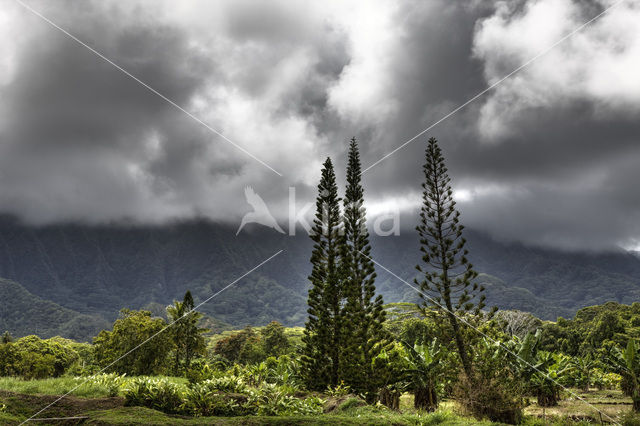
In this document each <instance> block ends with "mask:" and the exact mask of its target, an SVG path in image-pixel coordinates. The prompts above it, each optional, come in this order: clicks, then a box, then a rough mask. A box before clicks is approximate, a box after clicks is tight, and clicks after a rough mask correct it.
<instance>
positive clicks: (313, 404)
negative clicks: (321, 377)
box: [247, 384, 324, 416]
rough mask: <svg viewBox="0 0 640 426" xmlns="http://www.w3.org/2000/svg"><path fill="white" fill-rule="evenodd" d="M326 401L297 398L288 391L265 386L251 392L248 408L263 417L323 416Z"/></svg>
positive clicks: (314, 398) (278, 387)
mask: <svg viewBox="0 0 640 426" xmlns="http://www.w3.org/2000/svg"><path fill="white" fill-rule="evenodd" d="M323 406H324V401H323V400H322V399H320V398H318V397H313V396H312V397H308V398H305V399H299V398H295V397H294V396H292V395H290V394H288V392H287V389H283V388H282V387H280V386H276V385H269V384H265V385H263V386H261V387H260V388H258V389H255V390H250V391H249V398H248V401H247V408H249V409H253V410H255V412H256V413H257V414H258V415H262V416H292V415H314V414H322V408H323Z"/></svg>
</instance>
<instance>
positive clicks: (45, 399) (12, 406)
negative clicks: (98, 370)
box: [0, 390, 124, 424]
mask: <svg viewBox="0 0 640 426" xmlns="http://www.w3.org/2000/svg"><path fill="white" fill-rule="evenodd" d="M58 398H60V395H27V394H22V393H16V392H10V391H4V390H0V401H4V403H5V404H7V411H8V412H10V413H12V414H15V415H20V416H24V417H25V418H28V417H31V416H32V415H34V414H35V413H36V412H38V411H39V410H42V409H43V408H44V407H46V406H47V405H49V404H53V405H52V406H51V407H49V408H47V409H46V410H44V411H43V412H42V413H40V414H38V415H37V416H36V417H37V418H52V417H76V416H82V415H84V414H85V413H87V412H89V411H93V410H109V409H112V408H116V407H122V406H124V398H122V397H103V398H78V397H76V396H72V395H69V396H65V397H64V398H62V399H60V400H59V401H57V402H56V400H57V399H58ZM77 423H78V420H69V421H62V420H60V421H52V422H38V423H37V424H77Z"/></svg>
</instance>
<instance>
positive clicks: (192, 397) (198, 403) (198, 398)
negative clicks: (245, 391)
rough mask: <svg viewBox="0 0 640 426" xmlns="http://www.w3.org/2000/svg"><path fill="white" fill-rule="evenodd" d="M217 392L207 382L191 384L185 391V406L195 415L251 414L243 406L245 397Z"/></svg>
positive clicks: (228, 415) (229, 415)
mask: <svg viewBox="0 0 640 426" xmlns="http://www.w3.org/2000/svg"><path fill="white" fill-rule="evenodd" d="M239 396H241V395H224V394H217V393H215V391H214V390H213V389H212V388H211V387H210V386H209V385H208V384H207V383H199V384H195V385H192V386H191V387H190V388H189V389H188V390H187V392H186V393H185V408H186V409H187V410H188V411H190V412H191V414H193V415H196V416H227V417H231V416H243V415H248V414H253V413H252V412H251V411H250V410H249V409H248V408H247V407H245V404H244V403H245V402H246V397H243V398H239Z"/></svg>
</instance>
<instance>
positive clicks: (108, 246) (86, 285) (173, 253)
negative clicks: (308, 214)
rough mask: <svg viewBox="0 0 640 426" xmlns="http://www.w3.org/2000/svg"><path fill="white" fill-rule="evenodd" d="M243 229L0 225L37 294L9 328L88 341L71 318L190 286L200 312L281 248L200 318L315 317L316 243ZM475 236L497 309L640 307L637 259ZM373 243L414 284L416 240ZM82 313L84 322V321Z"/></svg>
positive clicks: (478, 262) (397, 296)
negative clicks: (311, 296) (311, 293)
mask: <svg viewBox="0 0 640 426" xmlns="http://www.w3.org/2000/svg"><path fill="white" fill-rule="evenodd" d="M235 231H236V228H235V226H226V225H220V224H214V223H211V222H207V221H192V222H187V223H176V224H172V225H164V226H108V225H102V226H96V225H91V226H90V225H77V224H61V225H51V226H42V227H33V226H27V225H23V224H21V223H19V222H18V221H16V220H14V219H12V218H8V217H0V277H2V278H4V279H7V280H12V281H14V282H16V283H20V286H22V287H21V288H22V290H23V291H26V292H28V293H23V292H20V291H17V290H15V289H14V290H12V293H11V294H14V293H16V294H18V295H19V296H13V297H15V298H16V299H18V298H20V299H21V300H22V302H21V303H17V302H14V301H10V300H9V299H10V297H12V296H11V295H10V294H7V295H5V294H2V296H3V297H2V299H1V303H2V309H1V310H0V326H1V327H0V329H2V328H7V329H10V330H12V333H13V332H14V331H13V330H16V331H15V333H16V334H17V335H22V334H29V333H33V332H35V331H36V329H37V330H38V333H39V334H41V335H43V336H45V335H49V334H51V333H53V334H60V335H62V336H65V337H74V338H75V337H77V336H81V339H85V338H87V336H89V334H84V335H83V334H82V333H80V334H77V333H78V332H77V331H74V330H73V329H74V327H75V326H73V327H72V325H73V324H76V323H74V322H73V321H72V318H83V319H82V321H79V320H76V321H77V324H80V323H82V324H90V325H89V326H87V329H88V328H90V327H93V326H95V325H96V324H98V323H100V324H102V323H104V320H105V319H106V320H107V321H113V320H114V319H115V318H116V316H117V314H118V311H119V310H120V309H121V308H123V307H128V308H132V309H140V308H145V307H154V309H153V310H154V312H155V310H158V311H162V309H163V307H164V306H166V305H167V304H169V303H171V302H172V300H174V299H181V298H182V296H183V295H184V292H185V291H186V290H187V289H190V290H191V291H192V293H193V295H194V298H195V302H196V304H198V303H200V302H202V301H204V300H206V299H207V298H209V297H210V296H212V295H214V294H215V293H217V292H220V291H221V290H223V289H224V288H225V287H227V286H228V285H229V284H231V283H233V282H234V281H236V280H237V279H238V278H239V277H240V276H242V275H243V274H245V273H246V272H247V271H249V270H250V269H252V268H254V267H255V266H257V265H258V264H260V263H261V262H262V261H264V260H265V259H267V258H268V257H270V256H272V255H273V254H275V253H276V252H278V251H279V250H283V252H282V253H281V254H280V255H278V256H276V257H275V258H274V259H273V260H272V261H270V262H268V263H266V264H264V265H263V266H261V267H260V268H258V269H257V270H255V271H254V272H252V273H251V274H249V275H247V276H246V277H245V278H242V279H240V280H239V281H237V282H235V283H234V284H233V285H231V286H230V287H229V288H227V289H226V290H223V291H222V292H221V293H220V294H218V295H217V296H215V297H214V298H213V299H211V300H210V301H208V302H207V303H206V304H205V305H203V306H202V307H201V308H199V310H200V311H202V312H203V313H204V314H206V315H207V316H209V317H211V318H215V321H219V322H220V324H225V323H226V324H231V325H232V326H234V327H242V326H244V325H248V324H251V325H264V324H267V323H268V322H270V321H272V320H277V321H280V322H282V323H283V324H285V325H287V326H299V325H302V324H303V323H304V320H305V318H306V315H307V313H306V309H307V307H306V293H307V290H308V285H309V284H308V280H307V276H308V275H309V272H310V265H309V255H310V252H311V241H310V239H309V237H308V236H307V235H306V233H304V232H299V233H298V235H296V236H294V237H291V236H286V235H282V234H278V233H276V232H274V231H271V230H268V229H265V228H263V227H260V226H253V227H251V226H249V227H247V228H245V230H243V232H241V233H240V235H238V236H237V237H236V235H235ZM466 235H467V238H468V240H469V243H468V248H469V250H470V260H471V261H472V262H473V263H474V265H475V267H476V270H478V271H479V272H481V273H482V275H481V277H480V279H481V281H482V282H483V283H484V284H485V286H486V288H487V291H486V293H487V299H488V303H489V305H497V306H498V307H500V308H508V309H521V310H526V311H530V312H532V313H534V314H535V315H537V316H539V317H541V318H543V319H555V318H556V317H557V316H563V317H572V316H573V314H575V312H576V311H577V310H578V309H580V308H582V307H585V306H589V305H596V304H602V303H605V302H607V301H616V302H620V303H626V304H630V303H633V302H634V301H638V300H640V259H639V258H638V257H637V256H635V255H633V254H629V253H627V252H624V251H611V252H608V253H568V252H561V251H557V250H550V249H542V248H531V247H527V246H524V245H522V244H518V243H504V242H499V241H495V240H493V239H492V238H490V237H489V236H487V235H485V234H482V233H478V232H474V231H467V233H466ZM371 245H372V250H373V251H372V253H373V256H374V258H375V259H376V261H378V262H379V263H380V264H381V265H384V266H385V267H386V268H388V269H389V270H391V271H392V272H393V273H395V274H397V275H398V276H399V277H401V278H402V279H403V280H405V281H406V282H408V283H411V284H413V278H414V277H415V276H416V271H415V265H416V264H417V260H418V256H419V252H418V242H417V236H416V235H415V232H414V231H406V232H403V233H402V235H400V236H397V237H373V238H372V241H371ZM3 282H6V281H3ZM376 285H377V288H378V291H379V292H380V293H381V294H383V296H384V298H385V302H403V301H404V302H414V301H417V300H418V295H417V293H416V291H415V290H414V289H412V288H411V287H410V286H408V285H407V284H405V283H403V282H402V281H400V280H398V279H397V278H396V277H394V276H392V275H391V274H389V273H388V272H386V271H385V270H384V269H383V268H378V279H377V281H376ZM7 288H9V287H7ZM12 288H13V287H12ZM5 291H6V290H5ZM29 293H30V295H29V296H30V297H31V298H32V299H33V300H37V301H38V302H37V303H45V301H51V302H52V303H51V304H50V305H46V306H51V307H56V308H57V309H53V308H51V309H52V311H57V310H60V312H64V315H62V314H60V317H59V318H64V320H51V319H50V318H48V317H47V316H46V315H43V314H42V315H41V312H42V311H43V308H38V309H36V308H33V306H36V302H29V303H27V302H26V300H27V299H28V297H27V296H25V294H26V295H28V294H29ZM47 303H48V302H47ZM25 305H26V306H25ZM38 306H39V305H38ZM43 306H44V305H43ZM25 308H30V309H31V311H33V312H32V314H31V318H32V319H31V320H30V322H28V325H27V322H24V321H23V324H25V325H23V326H18V323H20V322H21V321H22V320H21V319H22V318H23V317H24V312H25ZM47 312H48V311H47ZM80 314H85V315H84V316H82V317H78V315H80ZM87 315H88V316H87ZM89 316H90V317H89ZM53 317H54V318H58V317H55V316H53ZM89 318H93V319H94V322H93V323H91V322H89V321H88V319H89ZM1 331H3V330H0V332H1ZM47 333H49V334H47ZM74 333H76V334H74Z"/></svg>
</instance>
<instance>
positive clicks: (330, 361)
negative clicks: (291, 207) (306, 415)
mask: <svg viewBox="0 0 640 426" xmlns="http://www.w3.org/2000/svg"><path fill="white" fill-rule="evenodd" d="M341 228H342V223H341V220H340V198H338V187H337V185H336V176H335V173H334V170H333V164H332V163H331V159H329V158H327V160H326V161H325V162H324V167H323V169H322V177H321V179H320V184H319V185H318V197H317V199H316V215H315V218H314V221H313V227H312V230H311V239H312V240H313V242H314V245H313V252H312V254H311V264H312V271H311V275H310V276H309V280H310V281H311V289H310V290H309V296H308V305H309V309H308V311H307V312H308V313H309V318H308V320H307V323H306V325H305V332H304V336H303V343H304V352H303V357H302V360H303V367H304V370H305V376H306V379H307V384H308V386H309V388H310V389H318V390H324V389H326V387H327V386H336V385H337V384H338V381H339V372H340V362H341V359H340V355H341V352H342V350H341V347H342V335H343V321H342V305H343V303H342V301H343V298H344V294H343V290H342V286H341V274H340V269H339V266H340V265H339V250H340V247H341V245H342V238H343V237H342V229H341Z"/></svg>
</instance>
